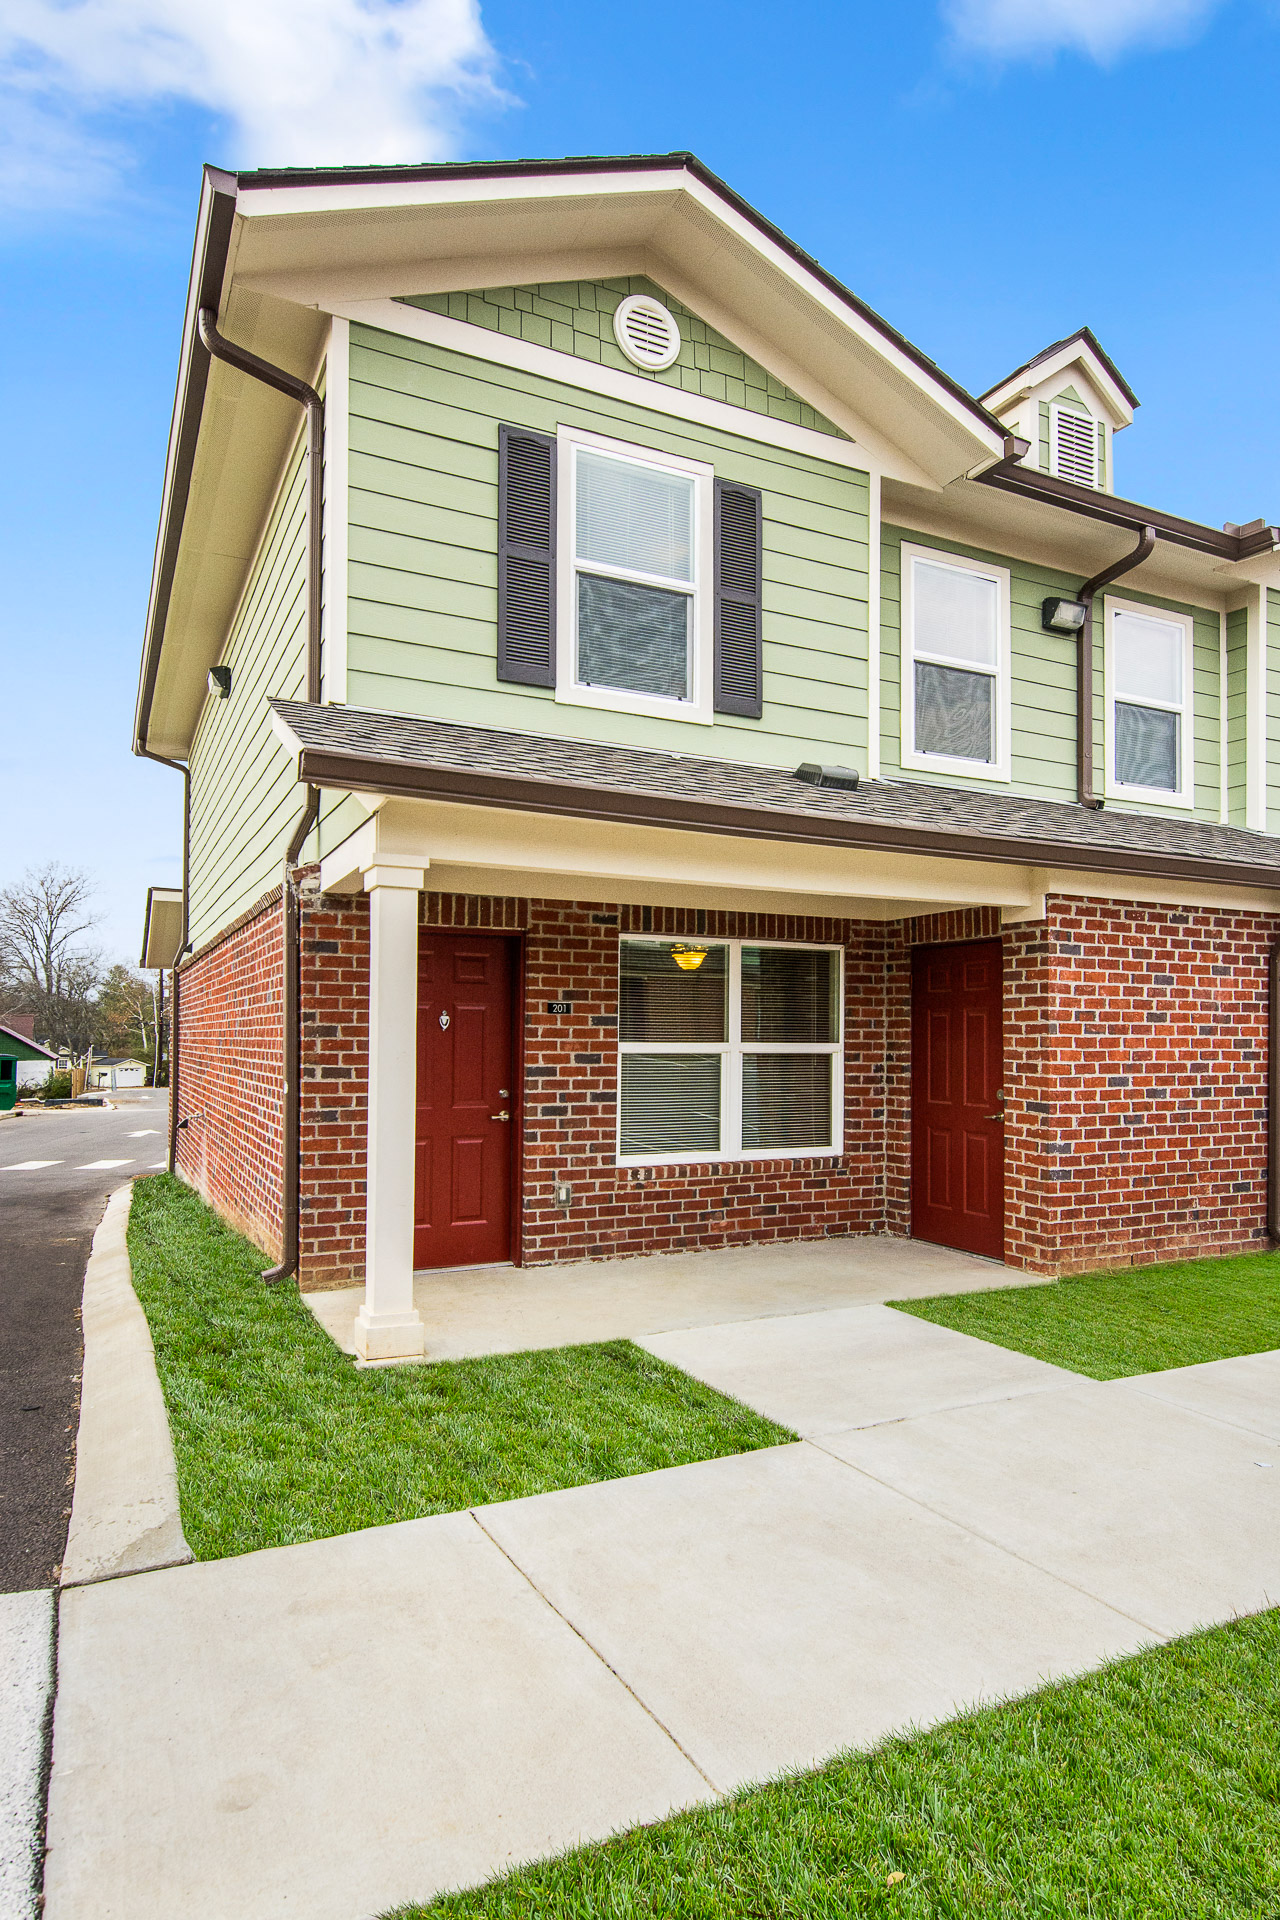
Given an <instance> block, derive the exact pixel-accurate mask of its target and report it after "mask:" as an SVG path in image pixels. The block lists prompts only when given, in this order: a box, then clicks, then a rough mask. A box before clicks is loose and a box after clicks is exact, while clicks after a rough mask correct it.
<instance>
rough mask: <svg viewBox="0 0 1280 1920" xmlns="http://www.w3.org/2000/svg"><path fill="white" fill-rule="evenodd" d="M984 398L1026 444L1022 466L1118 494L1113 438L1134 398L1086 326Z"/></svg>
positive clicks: (1129, 413) (1127, 417) (1125, 421)
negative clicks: (1028, 446) (1028, 447)
mask: <svg viewBox="0 0 1280 1920" xmlns="http://www.w3.org/2000/svg"><path fill="white" fill-rule="evenodd" d="M982 403H983V405H984V406H985V407H986V408H987V409H988V410H989V411H990V412H991V413H994V414H995V416H996V418H997V419H998V420H999V421H1000V422H1001V423H1002V424H1003V425H1004V426H1006V427H1008V428H1009V429H1010V431H1011V432H1013V433H1015V434H1017V435H1018V436H1019V437H1020V438H1021V439H1023V440H1027V441H1029V442H1030V443H1031V444H1030V451H1029V452H1028V454H1027V456H1026V461H1025V464H1026V465H1027V466H1030V467H1037V468H1039V470H1040V471H1041V472H1042V473H1049V474H1053V475H1054V476H1055V477H1056V478H1057V479H1059V480H1070V481H1073V482H1074V483H1075V485H1076V486H1080V487H1094V488H1096V489H1097V490H1098V491H1099V492H1102V493H1114V492H1115V469H1114V464H1113V459H1112V451H1111V442H1112V438H1113V436H1114V435H1115V434H1116V433H1118V432H1119V431H1120V429H1121V427H1127V426H1128V425H1129V423H1130V421H1131V420H1132V419H1133V414H1134V409H1135V407H1136V406H1137V405H1138V399H1137V395H1136V394H1135V393H1134V391H1133V389H1132V387H1130V386H1129V384H1128V382H1127V381H1126V380H1125V379H1123V377H1122V376H1121V374H1120V372H1119V370H1118V368H1117V367H1116V365H1115V363H1114V362H1113V361H1112V360H1111V359H1109V358H1108V356H1107V355H1106V354H1105V353H1104V352H1103V351H1102V348H1101V347H1100V346H1099V345H1098V342H1097V341H1096V340H1095V339H1094V337H1093V334H1092V333H1091V332H1090V331H1089V329H1088V327H1081V329H1080V331H1079V332H1078V333H1073V334H1072V335H1071V337H1070V339H1068V340H1059V341H1057V342H1055V344H1054V345H1053V346H1051V347H1046V348H1045V350H1044V352H1043V353H1038V354H1037V355H1036V357H1035V359H1034V360H1028V362H1027V364H1026V365H1025V366H1023V367H1019V368H1018V369H1017V370H1016V372H1014V373H1011V374H1010V375H1009V377H1008V378H1007V379H1006V380H1002V381H1001V382H1000V384H999V385H998V386H995V387H992V389H991V391H990V392H989V393H984V394H983V396H982Z"/></svg>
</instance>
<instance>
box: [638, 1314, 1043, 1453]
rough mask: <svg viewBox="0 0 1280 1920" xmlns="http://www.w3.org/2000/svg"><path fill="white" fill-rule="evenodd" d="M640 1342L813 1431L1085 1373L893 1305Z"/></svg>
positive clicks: (901, 1416) (1005, 1394) (1037, 1388)
mask: <svg viewBox="0 0 1280 1920" xmlns="http://www.w3.org/2000/svg"><path fill="white" fill-rule="evenodd" d="M639 1344H640V1345H641V1346H642V1347H645V1348H647V1349H648V1351H649V1352H650V1353H653V1354H656V1355H657V1356H658V1358H659V1359H660V1360H666V1361H669V1362H670V1364H671V1365H672V1366H673V1367H680V1368H681V1369H682V1370H683V1371H684V1372H685V1373H691V1374H693V1375H694V1376H695V1378H697V1379H699V1380H704V1381H705V1382H706V1384H707V1385H708V1386H709V1387H715V1388H717V1389H718V1390H719V1392H721V1393H727V1394H730V1395H731V1396H732V1397H733V1399H735V1400H741V1401H743V1402H744V1403H745V1404H746V1405H747V1406H749V1407H753V1408H754V1409H755V1411H756V1412H757V1413H763V1414H765V1415H766V1416H767V1417H768V1418H769V1419H771V1420H777V1421H779V1422H780V1423H781V1425H783V1426H785V1427H790V1428H792V1430H793V1431H794V1432H796V1433H799V1434H802V1435H804V1436H805V1437H811V1436H814V1435H818V1434H827V1433H839V1432H841V1431H842V1430H844V1429H845V1428H848V1427H872V1426H878V1425H879V1424H880V1423H881V1422H882V1421H885V1420H907V1419H911V1418H913V1417H914V1416H916V1415H917V1414H922V1413H936V1412H938V1411H940V1410H941V1409H942V1408H945V1407H964V1406H970V1405H972V1404H973V1403H974V1402H976V1401H982V1400H1007V1399H1008V1398H1009V1396H1010V1395H1011V1394H1015V1393H1043V1392H1044V1391H1045V1390H1046V1389H1047V1388H1051V1387H1067V1386H1071V1385H1072V1384H1074V1382H1075V1381H1076V1380H1078V1379H1079V1375H1078V1374H1074V1373H1066V1372H1064V1371H1063V1369H1062V1368H1061V1367H1051V1366H1047V1365H1046V1364H1045V1362H1044V1361H1042V1360H1032V1359H1030V1358H1029V1357H1028V1356H1027V1355H1026V1354H1023V1353H1012V1352H1010V1351H1009V1350H1008V1349H1007V1348H1005V1347H995V1346H992V1345H991V1344H990V1343H989V1342H988V1341H986V1340H974V1339H972V1338H971V1337H970V1335H968V1334H967V1333H956V1332H954V1331H953V1330H952V1329H951V1328H950V1327H936V1326H934V1325H933V1323H932V1322H931V1321H928V1320H916V1319H914V1318H913V1317H912V1316H911V1315H910V1314H906V1313H895V1312H894V1310H893V1308H892V1307H884V1306H873V1307H835V1308H832V1309H830V1310H829V1311H827V1312H825V1313H801V1314H788V1315H785V1316H780V1317H777V1318H775V1319H771V1320H739V1321H736V1322H734V1323H732V1324H730V1325H728V1326H719V1327H694V1328H691V1329H689V1330H688V1331H685V1332H679V1333H660V1334H651V1335H646V1336H645V1337H644V1338H642V1339H641V1341H640V1343H639Z"/></svg>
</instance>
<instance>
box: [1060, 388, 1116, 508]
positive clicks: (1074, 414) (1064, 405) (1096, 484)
mask: <svg viewBox="0 0 1280 1920" xmlns="http://www.w3.org/2000/svg"><path fill="white" fill-rule="evenodd" d="M1063 414H1070V416H1071V418H1072V419H1073V420H1086V419H1087V420H1088V422H1089V427H1090V430H1091V432H1092V435H1093V480H1092V482H1091V483H1089V484H1091V485H1092V487H1093V490H1094V492H1095V493H1101V492H1102V491H1103V485H1102V472H1101V467H1102V463H1103V460H1105V459H1106V457H1107V453H1108V452H1109V449H1108V447H1107V436H1106V423H1105V422H1104V421H1100V420H1099V419H1098V416H1097V415H1096V414H1095V413H1093V412H1091V411H1090V409H1089V408H1088V407H1074V406H1072V405H1071V404H1070V402H1069V401H1065V400H1051V401H1050V402H1049V472H1050V475H1051V476H1052V477H1053V478H1054V479H1055V480H1066V479H1067V478H1068V476H1067V475H1066V474H1065V473H1060V472H1059V471H1058V423H1059V421H1060V420H1061V419H1062V416H1063ZM1100 426H1101V427H1102V428H1103V434H1102V443H1101V455H1100V449H1099V442H1098V428H1099V427H1100ZM1075 484H1076V485H1077V486H1078V485H1079V484H1080V483H1079V481H1076V482H1075Z"/></svg>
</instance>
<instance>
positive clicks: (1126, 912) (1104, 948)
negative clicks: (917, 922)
mask: <svg viewBox="0 0 1280 1920" xmlns="http://www.w3.org/2000/svg"><path fill="white" fill-rule="evenodd" d="M1278 933H1280V916H1276V915H1274V914H1264V913H1252V912H1249V913H1245V912H1240V913H1236V912H1218V911H1209V910H1192V909H1177V908H1169V907H1145V906H1136V905H1126V904H1124V903H1123V902H1119V901H1111V900H1053V901H1051V902H1050V912H1049V919H1048V921H1047V923H1046V925H1045V927H1044V928H1042V929H1039V930H1038V935H1037V930H1036V929H1033V928H1027V929H1023V930H1022V931H1021V932H1020V933H1019V934H1018V935H1017V936H1015V940H1016V949H1017V951H1018V953H1019V962H1018V963H1017V965H1016V967H1015V971H1021V973H1022V974H1023V975H1024V976H1025V979H1026V983H1027V996H1028V997H1027V1003H1026V1005H1025V1006H1019V1007H1017V1010H1016V1012H1015V1022H1014V1023H1015V1026H1016V1027H1017V1029H1018V1031H1019V1035H1020V1039H1019V1045H1020V1047H1021V1048H1022V1049H1023V1052H1024V1055H1025V1057H1027V1058H1028V1059H1029V1060H1032V1061H1034V1063H1035V1068H1036V1071H1034V1072H1033V1073H1031V1074H1030V1075H1029V1078H1028V1081H1027V1092H1028V1095H1030V1094H1031V1093H1032V1090H1033V1089H1034V1093H1035V1097H1034V1098H1032V1097H1028V1098H1025V1099H1023V1100H1022V1101H1021V1102H1020V1103H1019V1111H1018V1114H1017V1118H1016V1122H1015V1132H1016V1136H1017V1151H1018V1153H1019V1155H1020V1160H1019V1166H1020V1169H1022V1170H1023V1177H1024V1184H1025V1187H1026V1214H1025V1217H1023V1218H1020V1219H1019V1221H1018V1222H1017V1237H1016V1242H1015V1245H1014V1247H1013V1252H1014V1254H1015V1257H1016V1258H1017V1260H1018V1264H1020V1265H1021V1264H1025V1265H1027V1266H1029V1267H1032V1268H1035V1269H1037V1270H1039V1271H1044V1272H1062V1273H1079V1272H1087V1271H1088V1270H1089V1269H1090V1268H1093V1267H1103V1266H1106V1267H1118V1266H1130V1265H1134V1264H1137V1263H1140V1262H1143V1261H1150V1260H1158V1259H1170V1258H1178V1257H1181V1256H1183V1255H1187V1256H1192V1255H1197V1254H1206V1253H1217V1252H1227V1251H1236V1250H1240V1249H1247V1248H1259V1247H1263V1246H1265V1245H1267V1244H1268V1242H1267V1238H1266V1205H1267V1179H1266V1151H1267V1149H1266V1123H1267V1085H1266V1076H1267V956H1268V950H1269V948H1270V945H1271V943H1272V942H1273V941H1274V940H1275V938H1276V936H1277V934H1278ZM1033 1029H1034V1030H1036V1031H1037V1033H1038V1038H1036V1039H1034V1040H1033V1038H1032V1034H1033ZM1011 1091H1014V1092H1015V1093H1016V1089H1012V1090H1011ZM1010 1104H1013V1103H1012V1102H1011V1103H1010Z"/></svg>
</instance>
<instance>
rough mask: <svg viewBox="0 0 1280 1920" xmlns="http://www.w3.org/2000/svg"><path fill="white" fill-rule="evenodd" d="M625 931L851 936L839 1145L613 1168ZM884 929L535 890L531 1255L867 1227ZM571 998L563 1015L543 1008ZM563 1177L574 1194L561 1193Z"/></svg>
mask: <svg viewBox="0 0 1280 1920" xmlns="http://www.w3.org/2000/svg"><path fill="white" fill-rule="evenodd" d="M624 933H658V934H670V935H673V936H675V937H677V938H678V937H680V936H681V935H686V936H687V935H695V936H696V935H702V936H705V937H707V938H712V939H734V938H737V939H748V940H750V939H761V940H795V941H798V942H802V941H813V942H817V943H822V944H828V945H829V944H833V943H835V942H840V943H842V944H844V945H845V946H846V989H845V992H846V1014H847V1019H846V1053H845V1089H844V1093H845V1139H844V1148H845V1150H844V1153H843V1155H842V1156H841V1157H840V1158H838V1159H826V1160H812V1159H795V1160H754V1161H750V1160H749V1161H737V1162H733V1163H732V1164H728V1165H726V1164H725V1163H723V1162H720V1163H716V1162H710V1163H708V1164H705V1165H693V1166H679V1167H645V1168H633V1167H619V1166H617V1165H615V1164H614V1162H615V1159H616V1144H615V1143H616V1135H615V1125H616V1114H617V1085H618V1067H617V1037H618V1032H617V1030H618V1019H617V1006H618V940H619V937H620V936H621V935H622V934H624ZM880 945H881V941H880V930H879V928H878V927H875V926H867V925H865V924H863V923H850V922H848V921H843V920H813V919H795V918H784V917H782V916H775V915H770V914H726V913H699V912H695V911H694V910H692V909H677V908H656V907H655V908H643V907H608V906H594V907H593V906H583V905H580V904H575V905H566V904H560V903H556V902H552V901H533V902H532V903H531V905H530V913H529V932H528V937H527V941H526V954H525V976H526V991H525V1021H526V1056H525V1059H526V1064H525V1076H526V1080H525V1103H524V1113H525V1135H524V1138H525V1153H524V1206H523V1235H524V1259H525V1261H526V1262H528V1263H530V1264H537V1263H539V1262H543V1261H548V1260H563V1259H592V1258H598V1257H600V1256H601V1255H610V1254H626V1253H642V1252H653V1253H671V1252H676V1251H678V1250H681V1249H684V1248H689V1247H721V1246H730V1245H734V1244H741V1243H743V1242H746V1241H755V1240H798V1239H808V1238H815V1237H820V1236H822V1235H825V1234H847V1233H869V1232H874V1231H875V1229H876V1226H877V1224H878V1220H879V1216H880V1213H881V1207H882V1202H881V1180H882V1174H883V1169H882V1164H881V1160H882V1156H881V1149H880V1123H879V1120H878V1118H877V1116H876V1109H877V1107H878V1105H879V1097H880V1086H879V1071H878V1069H879V1033H878V1028H879V1015H880V1003H881V996H882V978H881V956H880ZM548 1000H571V1001H572V1002H573V1011H572V1013H571V1014H568V1015H564V1014H548V1013H547V1012H546V1003H547V1001H548ZM557 1181H567V1182H568V1184H569V1185H570V1187H571V1188H572V1190H573V1201H572V1204H571V1205H570V1206H569V1207H567V1208H559V1207H557V1206H556V1204H555V1195H554V1189H555V1185H556V1182H557Z"/></svg>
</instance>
